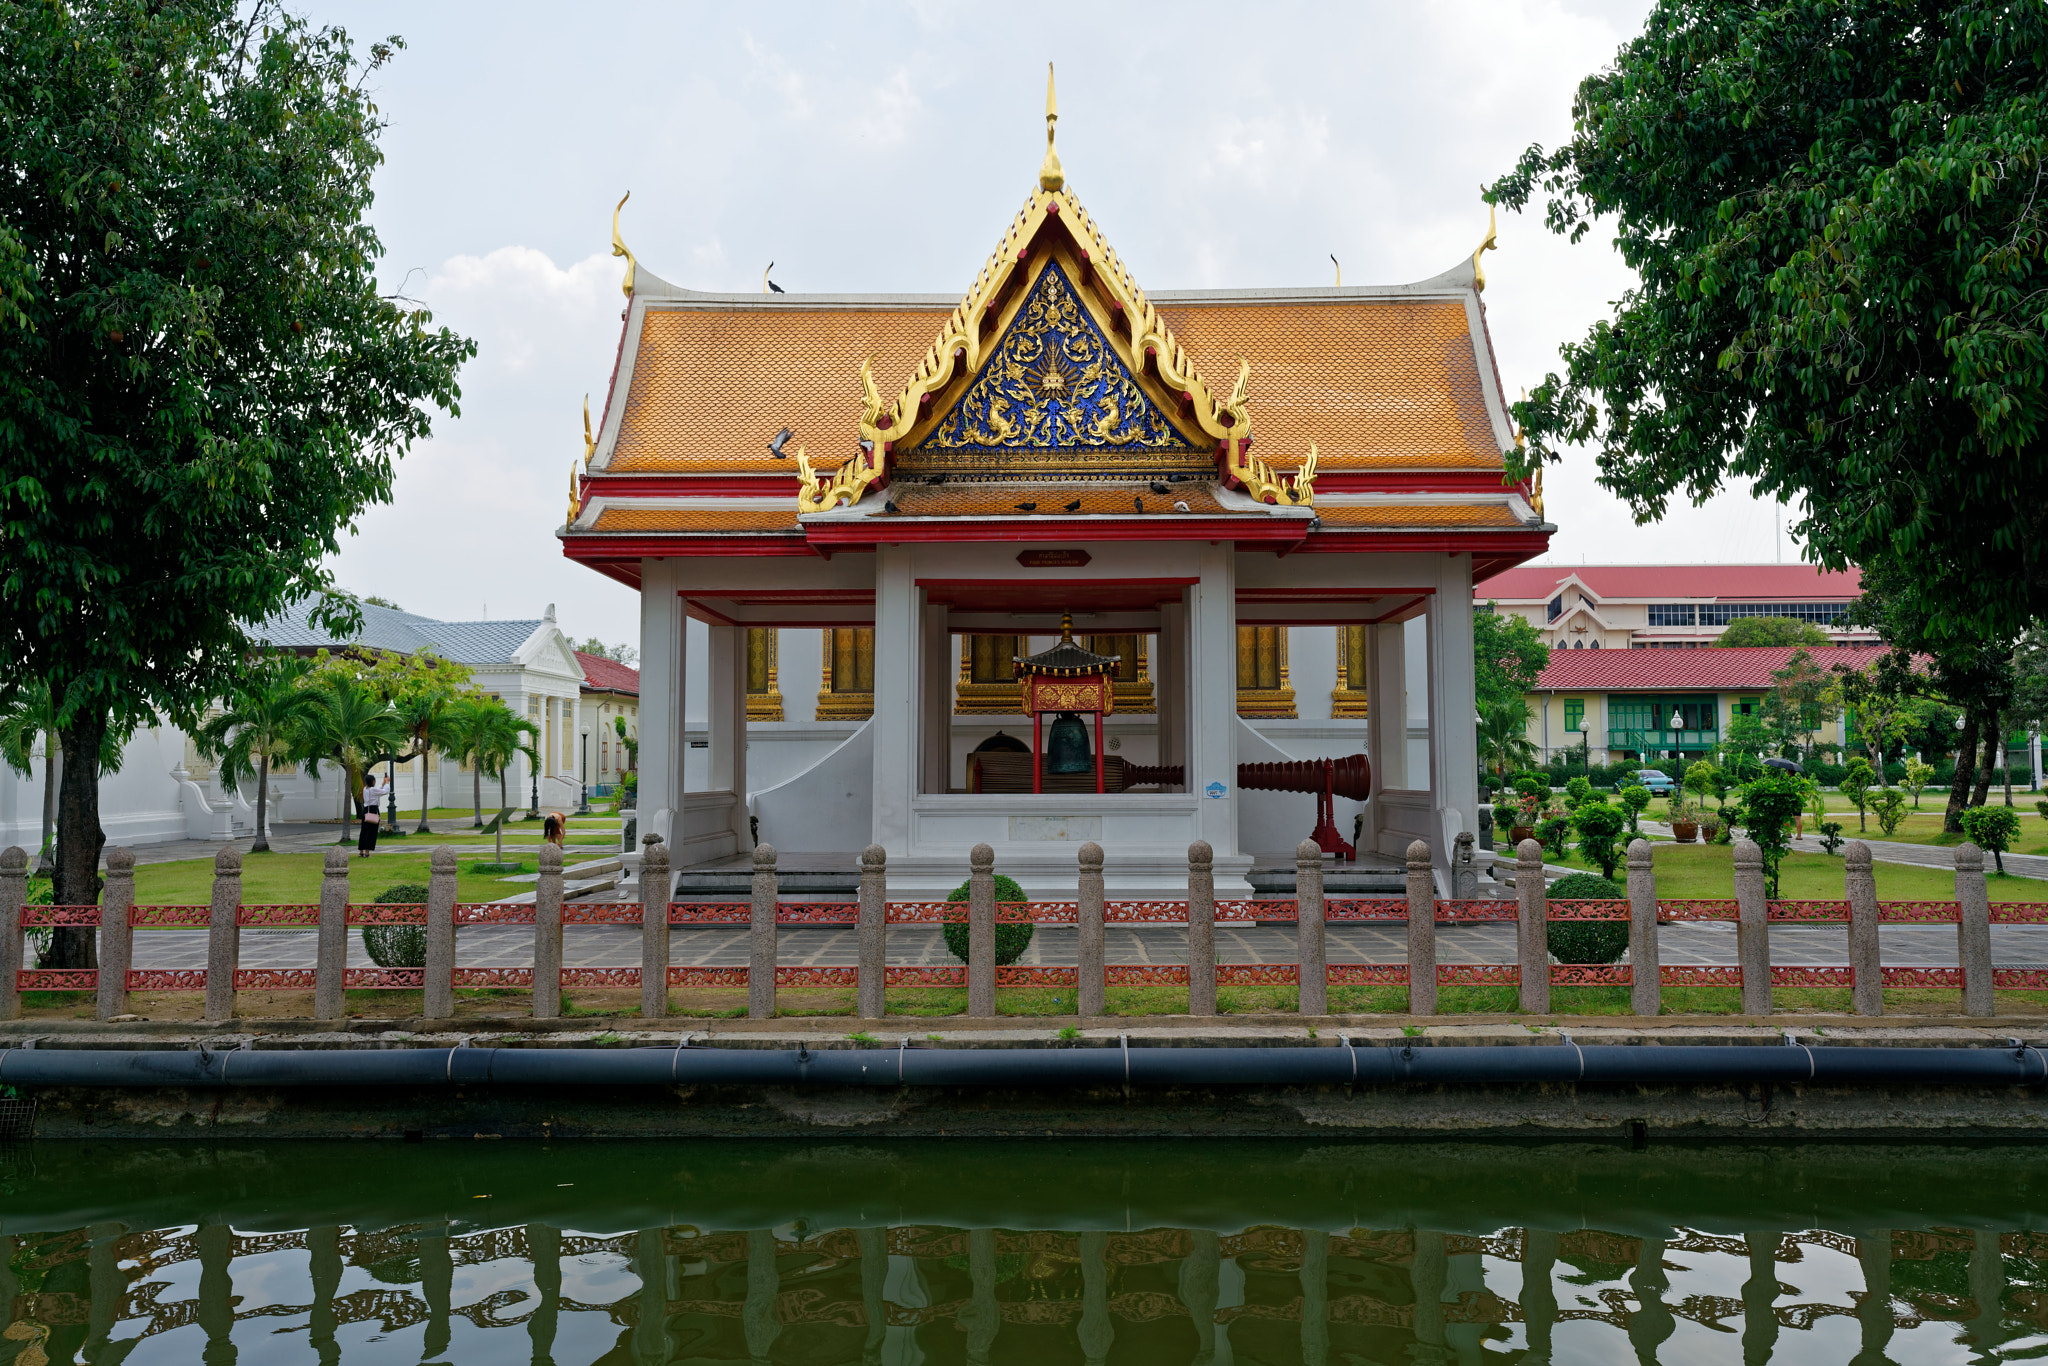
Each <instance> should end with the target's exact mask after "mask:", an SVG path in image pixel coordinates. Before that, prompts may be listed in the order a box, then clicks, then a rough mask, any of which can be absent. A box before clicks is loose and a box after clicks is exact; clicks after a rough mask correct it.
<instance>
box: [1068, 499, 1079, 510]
mask: <svg viewBox="0 0 2048 1366" xmlns="http://www.w3.org/2000/svg"><path fill="white" fill-rule="evenodd" d="M1080 510H1081V500H1080V499H1079V498H1076V499H1075V500H1074V501H1073V502H1071V503H1069V504H1067V511H1069V512H1079V511H1080Z"/></svg>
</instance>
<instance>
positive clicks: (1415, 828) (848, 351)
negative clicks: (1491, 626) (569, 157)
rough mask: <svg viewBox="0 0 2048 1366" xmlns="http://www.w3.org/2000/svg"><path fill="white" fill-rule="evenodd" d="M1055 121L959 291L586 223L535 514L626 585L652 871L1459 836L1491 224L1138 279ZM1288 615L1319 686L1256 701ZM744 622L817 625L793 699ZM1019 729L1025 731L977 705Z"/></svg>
mask: <svg viewBox="0 0 2048 1366" xmlns="http://www.w3.org/2000/svg"><path fill="white" fill-rule="evenodd" d="M1057 118H1058V111H1057V105H1056V104H1055V103H1054V101H1053V98H1052V92H1051V90H1050V88H1048V91H1047V107H1046V143H1045V149H1044V155H1043V158H1042V160H1041V162H1040V165H1039V168H1038V173H1037V175H1036V177H1034V178H1033V181H1032V183H1031V184H1030V186H1029V187H1028V191H1027V194H1026V196H1025V198H1024V202H1023V204H1022V206H1021V207H1020V208H1019V209H1018V210H1017V212H1016V213H1015V215H1014V216H1013V217H1012V219H1011V220H1010V221H1009V223H1008V224H1007V226H1005V227H1004V228H1003V229H1002V231H1001V233H1000V235H999V237H998V240H997V242H996V245H995V249H994V251H993V252H992V253H991V254H990V255H989V257H988V259H987V261H986V264H984V265H983V266H982V267H981V269H980V270H979V271H978V272H977V273H976V274H975V276H974V277H973V279H972V280H970V281H968V282H967V285H966V289H965V292H964V293H950V294H928V295H918V294H909V295H904V294H892V295H856V294H836V293H810V294H807V293H802V292H789V293H782V292H774V293H768V292H763V293H760V294H751V293H745V294H717V293H706V292H703V291H698V290H693V289H688V288H684V287H682V286H679V285H675V284H671V283H669V282H668V281H666V280H664V279H661V278H660V277H659V276H658V275H656V274H655V273H654V272H653V271H651V270H649V269H648V268H647V267H646V266H645V265H644V264H643V263H641V262H640V261H639V260H637V259H636V257H635V256H634V254H633V252H632V251H631V249H630V248H628V247H627V245H626V243H625V240H624V238H623V236H622V235H621V230H620V225H619V213H618V211H617V210H615V211H614V213H613V251H614V253H615V254H616V255H617V256H619V257H621V258H623V260H624V262H625V271H624V281H623V286H622V287H623V291H624V294H625V298H626V307H625V311H624V314H623V321H622V334H621V337H620V340H619V348H618V352H617V358H616V362H615V365H614V369H613V372H612V378H611V382H610V386H609V388H608V390H607V391H606V394H605V399H604V404H603V409H602V416H601V418H600V419H599V420H598V422H597V425H596V428H595V430H594V431H593V430H591V428H590V426H589V422H588V418H587V416H586V423H585V440H584V443H583V448H582V452H581V458H580V459H579V460H578V461H577V462H576V464H575V466H574V468H573V469H572V471H571V477H570V497H569V504H568V510H567V513H566V516H565V518H564V521H563V524H562V526H561V527H560V529H559V531H558V535H559V537H560V540H561V544H562V547H563V550H564V553H565V554H567V555H568V556H569V558H571V559H573V560H576V561H578V562H580V563H582V564H586V565H588V566H589V567H590V568H592V569H593V570H595V571H597V572H599V573H602V574H605V575H608V576H610V577H611V578H613V579H615V580H617V581H619V582H621V583H624V584H627V585H629V586H630V587H632V588H633V589H634V590H636V591H637V592H638V593H639V594H640V599H641V630H640V637H641V638H640V651H641V660H640V670H641V673H640V682H641V699H640V700H641V713H640V731H639V751H638V753H639V828H640V830H641V831H642V832H643V833H645V834H658V835H660V836H662V837H663V838H664V839H665V840H666V841H667V842H668V844H669V846H670V849H671V851H672V857H673V859H674V861H675V862H676V864H677V865H678V866H680V867H683V868H689V867H692V866H700V867H710V866H714V865H722V862H723V861H727V860H732V859H734V858H735V857H736V856H738V855H743V854H745V853H746V851H748V850H749V849H750V848H751V847H752V846H753V842H754V840H755V839H756V838H758V839H760V840H762V841H765V842H767V843H770V844H773V845H775V846H776V848H777V849H778V850H779V851H781V852H783V853H784V854H793V853H801V854H805V855H807V856H812V857H815V858H817V859H820V860H828V861H829V860H831V859H838V860H840V861H841V862H844V863H845V864H846V866H847V867H848V868H852V867H854V866H855V860H856V858H857V851H859V850H860V849H861V848H862V847H863V846H865V845H867V844H869V843H876V844H880V845H881V846H882V847H883V848H884V849H885V850H886V852H887V855H888V864H889V877H890V886H891V888H892V891H894V890H895V889H898V888H901V889H903V891H904V893H905V894H916V893H917V892H918V891H919V890H920V889H925V890H929V891H932V892H935V893H942V892H943V891H944V890H946V889H950V888H951V887H953V886H954V885H956V884H957V883H958V882H959V880H960V877H961V876H962V869H963V868H964V867H965V860H966V856H967V851H968V850H969V849H971V848H972V847H973V846H974V845H976V844H981V843H987V844H990V845H992V846H993V847H994V848H995V850H996V861H997V867H998V868H999V869H1001V870H1003V871H1005V872H1007V873H1009V874H1010V875H1012V876H1014V877H1016V878H1017V879H1018V880H1019V881H1020V882H1022V883H1023V884H1024V885H1025V887H1026V888H1027V889H1028V890H1029V891H1030V892H1031V894H1032V895H1034V896H1050V895H1060V894H1065V895H1071V894H1072V890H1071V889H1072V888H1073V886H1074V885H1075V877H1076V862H1075V856H1076V850H1077V848H1078V846H1079V845H1080V844H1081V843H1082V842H1084V841H1091V840H1092V841H1095V842H1097V843H1100V844H1101V845H1102V846H1103V848H1104V849H1105V851H1106V852H1107V864H1106V876H1107V878H1108V885H1109V887H1110V889H1111V890H1112V892H1113V893H1114V894H1117V895H1133V896H1150V895H1164V894H1168V893H1170V892H1172V891H1173V890H1174V889H1175V888H1177V887H1178V888H1182V889H1184V887H1185V876H1186V867H1187V851H1188V846H1189V844H1190V843H1191V842H1192V841H1194V840H1198V839H1199V840H1204V841H1207V842H1208V844H1209V845H1210V846H1211V847H1212V849H1213V850H1214V864H1213V867H1214V870H1215V878H1216V887H1217V891H1218V894H1219V895H1225V896H1232V895H1235V896H1242V895H1247V894H1249V891H1250V884H1249V882H1248V880H1247V879H1248V875H1249V873H1250V871H1251V869H1252V867H1253V862H1254V858H1255V857H1260V858H1268V859H1283V860H1285V861H1286V862H1287V866H1288V867H1289V868H1291V867H1292V858H1293V849H1294V846H1295V844H1296V843H1297V842H1298V841H1299V840H1301V839H1302V838H1304V837H1306V836H1308V835H1310V834H1311V833H1313V834H1314V836H1315V838H1316V839H1317V841H1318V842H1319V843H1320V844H1322V846H1323V847H1324V848H1325V849H1326V850H1330V851H1331V852H1332V854H1333V855H1335V856H1338V857H1342V856H1344V855H1346V854H1348V853H1350V852H1352V849H1351V842H1350V840H1349V838H1347V837H1348V836H1349V835H1350V833H1351V831H1352V829H1353V828H1355V829H1356V830H1357V832H1358V840H1357V844H1358V847H1357V849H1356V851H1355V852H1356V856H1357V858H1358V859H1359V860H1360V861H1361V862H1365V861H1367V860H1382V861H1384V860H1392V859H1398V858H1399V856H1400V855H1401V853H1402V851H1403V850H1405V849H1406V847H1407V845H1408V844H1409V842H1410V841H1412V840H1415V839H1418V838H1419V839H1422V840H1425V841H1427V842H1428V844H1429V845H1430V847H1431V848H1432V849H1433V850H1434V851H1436V855H1437V857H1438V859H1439V872H1440V873H1443V872H1445V871H1446V870H1447V864H1446V863H1445V862H1444V861H1445V860H1447V859H1448V856H1449V852H1450V849H1451V847H1452V840H1453V838H1454V837H1455V835H1456V833H1457V832H1458V831H1460V830H1464V829H1472V828H1476V824H1477V817H1476V808H1477V803H1478V793H1477V786H1478V775H1479V757H1478V752H1477V740H1476V735H1475V724H1474V706H1473V659H1472V651H1473V600H1472V586H1473V584H1474V582H1475V581H1477V580H1480V579H1483V578H1486V577H1488V576H1490V575H1492V574H1495V573H1498V572H1499V571H1500V570H1502V569H1505V568H1508V567H1510V566H1512V565H1515V564H1519V563H1521V562H1523V561H1525V560H1528V559H1531V558H1534V557H1535V556H1538V555H1540V554H1542V553H1543V552H1544V550H1545V548H1546V547H1547V546H1548V544H1549V541H1550V535H1551V532H1552V531H1553V528H1552V527H1551V525H1550V524H1549V523H1548V522H1547V521H1545V520H1544V516H1543V509H1542V499H1541V494H1540V491H1539V490H1537V489H1536V488H1533V487H1531V486H1530V485H1529V484H1528V483H1527V482H1525V481H1521V480H1518V479H1514V478H1510V477H1507V474H1506V469H1507V465H1506V461H1505V458H1504V453H1507V452H1510V451H1511V450H1512V449H1513V448H1514V447H1515V445H1516V444H1517V441H1518V436H1517V434H1516V432H1515V430H1514V428H1513V425H1512V424H1511V422H1510V421H1509V417H1508V409H1507V404H1506V402H1505V399H1504V396H1503V393H1502V386H1501V382H1500V377H1499V375H1498V373H1497V371H1496V368H1495V361H1494V353H1493V348H1492V343H1491V340H1490V338H1489V336H1488V334H1487V326H1486V315H1485V310H1484V307H1483V304H1482V298H1481V291H1482V290H1483V289H1484V288H1485V284H1486V277H1485V274H1484V272H1483V271H1482V269H1481V256H1482V254H1483V253H1484V252H1485V251H1486V250H1487V249H1489V248H1490V247H1491V246H1492V245H1493V235H1492V232H1491V230H1490V229H1489V231H1488V232H1487V234H1486V236H1485V239H1484V240H1483V241H1481V242H1480V243H1479V245H1478V248H1477V249H1476V250H1469V251H1460V252H1459V253H1458V255H1457V260H1456V264H1455V265H1453V266H1452V267H1451V268H1450V269H1448V270H1445V271H1443V272H1442V273H1440V274H1438V275H1434V276H1431V277H1430V278H1427V279H1424V280H1419V281H1414V282H1409V283H1402V284H1395V285H1345V284H1342V283H1337V284H1330V285H1323V284H1308V283H1303V284H1295V285H1287V286H1264V287H1257V288H1243V289H1212V290H1184V291H1170V292H1168V291H1162V292H1157V293H1154V292H1148V291H1147V290H1146V289H1145V288H1143V287H1141V286H1140V284H1139V282H1138V274H1137V271H1136V270H1135V269H1134V267H1133V266H1132V265H1130V264H1127V263H1126V262H1125V260H1124V259H1123V257H1121V256H1120V255H1119V254H1118V253H1117V251H1116V250H1115V249H1114V248H1113V247H1112V246H1111V244H1110V240H1109V237H1108V235H1107V233H1106V232H1105V230H1104V228H1103V227H1102V226H1101V225H1100V224H1098V223H1097V222H1096V221H1095V219H1094V218H1093V217H1091V216H1090V214H1089V212H1088V210H1087V209H1086V208H1085V207H1084V206H1083V204H1082V202H1081V200H1080V198H1079V197H1078V196H1077V194H1076V193H1075V191H1074V189H1073V188H1072V187H1071V186H1070V185H1069V183H1068V181H1067V178H1066V172H1065V169H1064V167H1063V165H1062V163H1061V159H1060V157H1059V155H1058V153H1057V152H1056V151H1055V149H1054V134H1055V130H1056V128H1057ZM1103 136H1104V139H1105V141H1106V140H1108V139H1109V138H1110V137H1112V136H1113V134H1109V133H1105V134H1104V135H1103ZM1112 150H1113V149H1111V148H1108V147H1104V148H1103V149H1102V154H1103V155H1109V154H1110V153H1111V151H1112ZM1118 174H1120V175H1140V176H1144V175H1154V176H1159V177H1171V176H1173V175H1175V174H1177V172H1176V170H1175V169H1174V168H1172V167H1153V168H1149V169H1147V168H1142V167H1140V168H1130V167H1120V169H1119V171H1118ZM956 202H957V201H956V200H955V199H946V200H942V201H934V203H933V204H927V205H926V206H925V208H924V209H923V210H922V212H924V213H926V214H927V215H929V214H931V213H934V212H952V211H953V209H952V206H953V205H954V204H955V203H956ZM623 204H624V201H621V206H623ZM934 205H939V206H942V207H934ZM599 363H600V358H598V357H595V356H593V357H592V364H593V367H595V366H597V365H598V364H599ZM1077 632H1078V633H1080V634H1078V635H1077V634H1076V633H1077ZM1290 634H1291V635H1292V636H1293V637H1294V638H1295V639H1296V640H1297V641H1302V640H1310V639H1314V640H1321V641H1327V642H1329V644H1328V645H1327V646H1326V647H1325V648H1327V649H1329V650H1330V652H1331V653H1330V654H1329V655H1328V658H1329V659H1330V661H1331V666H1330V667H1332V668H1333V669H1334V670H1335V671H1336V673H1337V675H1338V677H1337V683H1336V687H1335V688H1334V689H1333V690H1332V694H1331V696H1332V701H1331V702H1330V703H1328V704H1327V709H1326V710H1325V712H1324V713H1323V716H1324V717H1325V718H1327V719H1325V720H1320V721H1316V722H1314V723H1310V722H1308V721H1306V720H1304V721H1303V722H1301V723H1299V724H1298V726H1297V727H1296V729H1294V730H1288V729H1286V728H1285V727H1284V726H1283V727H1282V728H1281V729H1278V730H1275V729H1272V728H1271V726H1272V724H1273V723H1274V722H1273V719H1274V718H1284V717H1288V716H1291V715H1293V709H1294V700H1293V699H1294V696H1295V694H1294V690H1293V687H1292V685H1291V684H1290V681H1289V676H1288V656H1287V642H1288V640H1289V638H1290ZM778 638H779V639H780V640H781V641H782V644H783V654H782V655H781V656H780V658H781V667H782V669H783V677H784V678H785V679H786V678H787V677H788V676H789V665H790V653H791V648H792V647H793V645H794V644H795V643H796V642H798V641H800V640H815V641H822V645H818V646H813V647H809V648H813V649H815V650H816V652H817V653H816V656H815V657H817V658H818V659H819V660H820V663H819V664H818V665H817V666H815V667H817V668H818V669H819V671H820V674H819V676H821V677H822V682H821V684H820V689H819V693H818V699H819V700H818V703H817V705H816V707H815V719H813V716H812V715H811V714H810V709H809V708H808V707H807V708H806V715H805V717H804V719H803V721H802V722H793V723H785V722H783V721H782V720H781V716H782V712H781V701H780V697H779V695H775V696H774V697H773V698H772V699H771V697H770V692H772V689H773V680H774V678H775V677H776V672H775V671H776V668H777V660H778V654H777V644H776V642H777V640H778ZM764 688H766V689H768V690H769V692H764V691H763V689H764ZM1027 717H1028V719H1029V721H1030V734H1031V737H1032V738H1031V744H1030V746H1029V749H1028V753H1026V752H1019V751H1020V749H1021V748H1022V747H1021V746H1020V744H1019V742H1018V740H1017V739H1015V738H1013V735H1012V734H1010V733H1004V732H1002V731H1000V730H999V729H998V727H999V726H1004V725H1007V726H1008V727H1009V730H1010V731H1011V732H1021V731H1022V730H1023V722H1024V721H1025V719H1026V718H1027ZM1254 723H1258V724H1257V725H1255V724H1254ZM1260 726H1266V727H1268V728H1266V729H1260ZM778 727H779V729H778ZM1109 750H1117V751H1118V752H1116V753H1107V752H1106V751H1109ZM1324 760H1329V761H1331V764H1330V765H1326V766H1324V767H1322V768H1313V767H1312V766H1313V765H1316V764H1319V763H1321V761H1324ZM1340 761H1341V767H1339V766H1337V765H1338V764H1339V762H1340ZM750 765H751V766H752V767H753V769H754V773H753V776H752V777H750V772H749V770H750ZM1290 766H1292V767H1290ZM1247 774H1249V775H1250V777H1247V776H1246V775H1247ZM1276 774H1278V775H1280V776H1278V777H1276V776H1275V775H1276ZM1338 802H1342V803H1343V806H1342V807H1341V808H1340V807H1338V806H1337V805H1336V804H1337V803H1338ZM1340 827H1341V829H1340ZM835 866H836V865H835Z"/></svg>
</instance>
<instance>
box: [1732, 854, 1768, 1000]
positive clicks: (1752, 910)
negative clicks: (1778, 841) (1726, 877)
mask: <svg viewBox="0 0 2048 1366" xmlns="http://www.w3.org/2000/svg"><path fill="white" fill-rule="evenodd" d="M1735 958H1736V961H1737V962H1739V963H1740V964H1741V965H1742V1013H1743V1014H1745V1015H1768V1014H1770V1013H1771V920H1770V903H1769V902H1768V901H1766V900H1765V899H1764V851H1763V850H1761V849H1759V848H1758V847H1757V844H1756V841H1755V840H1751V839H1739V840H1737V841H1735Z"/></svg>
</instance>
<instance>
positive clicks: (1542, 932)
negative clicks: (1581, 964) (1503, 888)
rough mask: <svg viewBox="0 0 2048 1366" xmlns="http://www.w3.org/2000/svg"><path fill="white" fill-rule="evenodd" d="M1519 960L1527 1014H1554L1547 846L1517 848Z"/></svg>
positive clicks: (1531, 844)
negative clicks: (1545, 872) (1545, 864)
mask: <svg viewBox="0 0 2048 1366" xmlns="http://www.w3.org/2000/svg"><path fill="white" fill-rule="evenodd" d="M1515 959H1516V961H1517V962H1519V963H1520V964H1521V977H1522V992H1521V1008H1522V1013H1523V1014H1524V1015H1548V1014H1549V1013H1550V889H1549V888H1548V887H1546V886H1545V885H1544V882H1543V846H1542V845H1540V844H1538V843H1537V842H1536V841H1535V840H1523V841H1522V842H1521V843H1520V844H1518V845H1516V846H1515Z"/></svg>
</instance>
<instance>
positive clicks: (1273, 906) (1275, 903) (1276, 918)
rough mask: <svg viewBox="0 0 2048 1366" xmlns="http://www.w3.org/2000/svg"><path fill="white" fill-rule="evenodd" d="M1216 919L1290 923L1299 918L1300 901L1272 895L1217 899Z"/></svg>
mask: <svg viewBox="0 0 2048 1366" xmlns="http://www.w3.org/2000/svg"><path fill="white" fill-rule="evenodd" d="M1323 917H1324V919H1328V918H1329V907H1328V904H1327V903H1325V905H1324V909H1323ZM1216 918H1217V919H1218V920H1249V921H1252V922H1254V923H1256V924H1260V925H1292V924H1293V923H1294V922H1295V921H1297V920H1299V919H1300V918H1301V903H1300V902H1298V901H1296V900H1295V899H1294V898H1293V897H1286V898H1281V897H1277V896H1276V897H1273V898H1271V899H1270V900H1266V901H1256V900H1254V901H1219V902H1217V903H1216Z"/></svg>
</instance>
